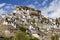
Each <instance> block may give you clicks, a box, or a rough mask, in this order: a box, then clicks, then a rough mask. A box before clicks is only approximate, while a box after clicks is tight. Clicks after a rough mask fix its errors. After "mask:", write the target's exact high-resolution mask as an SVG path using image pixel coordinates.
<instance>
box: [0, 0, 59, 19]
mask: <svg viewBox="0 0 60 40" xmlns="http://www.w3.org/2000/svg"><path fill="white" fill-rule="evenodd" d="M17 5H19V6H28V7H32V8H35V9H38V10H41V11H42V15H44V16H45V17H50V18H58V17H60V0H0V15H1V14H8V13H11V12H12V11H13V10H14V9H15V7H16V6H17Z"/></svg>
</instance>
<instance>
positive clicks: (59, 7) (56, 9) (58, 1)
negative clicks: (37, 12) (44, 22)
mask: <svg viewBox="0 0 60 40" xmlns="http://www.w3.org/2000/svg"><path fill="white" fill-rule="evenodd" d="M50 11H53V12H52V13H51V14H48V12H50ZM42 13H43V15H44V16H46V17H50V18H58V17H60V0H54V1H52V2H51V3H50V5H49V7H46V6H45V7H44V8H43V10H42Z"/></svg>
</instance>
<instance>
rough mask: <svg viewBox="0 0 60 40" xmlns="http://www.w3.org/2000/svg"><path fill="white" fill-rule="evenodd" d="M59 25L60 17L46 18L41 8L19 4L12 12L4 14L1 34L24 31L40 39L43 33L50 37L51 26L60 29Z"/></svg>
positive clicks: (1, 21)
mask: <svg viewBox="0 0 60 40" xmlns="http://www.w3.org/2000/svg"><path fill="white" fill-rule="evenodd" d="M59 25H60V18H58V19H56V20H55V19H51V18H46V17H44V16H43V15H42V14H41V11H40V10H35V9H34V8H30V7H26V6H17V7H16V9H15V10H13V12H12V13H11V14H7V15H6V14H3V15H2V19H1V20H0V36H3V37H5V36H7V37H11V36H13V37H14V36H15V34H16V33H17V32H21V31H24V32H26V33H29V34H31V35H32V36H34V37H37V38H38V39H40V37H41V36H42V35H43V36H46V35H48V37H50V36H49V35H51V34H50V33H51V32H52V31H51V30H52V29H51V28H54V29H58V28H59V27H60V26H59ZM47 32H48V33H47ZM38 34H41V35H38ZM35 35H36V36H35Z"/></svg>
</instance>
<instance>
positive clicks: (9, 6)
mask: <svg viewBox="0 0 60 40" xmlns="http://www.w3.org/2000/svg"><path fill="white" fill-rule="evenodd" d="M3 6H4V7H3ZM15 7H16V5H12V4H6V3H2V4H0V15H1V14H7V13H10V11H11V10H13V9H15Z"/></svg>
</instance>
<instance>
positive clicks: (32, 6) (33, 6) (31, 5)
mask: <svg viewBox="0 0 60 40" xmlns="http://www.w3.org/2000/svg"><path fill="white" fill-rule="evenodd" d="M27 6H28V7H31V8H36V7H35V5H33V4H30V5H27Z"/></svg>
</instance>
